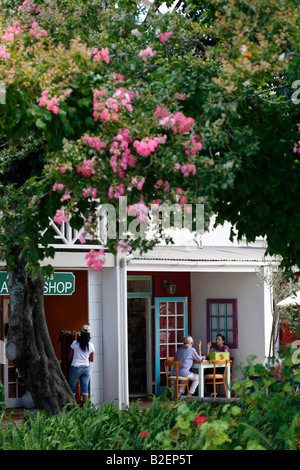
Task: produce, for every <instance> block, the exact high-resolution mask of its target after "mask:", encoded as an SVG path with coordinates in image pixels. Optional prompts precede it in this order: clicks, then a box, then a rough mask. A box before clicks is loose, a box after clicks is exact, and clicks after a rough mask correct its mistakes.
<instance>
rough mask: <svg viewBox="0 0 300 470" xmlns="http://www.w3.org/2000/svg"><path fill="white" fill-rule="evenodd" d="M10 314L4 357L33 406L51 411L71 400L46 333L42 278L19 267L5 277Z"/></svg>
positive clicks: (71, 395) (58, 409) (55, 411)
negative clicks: (16, 371)
mask: <svg viewBox="0 0 300 470" xmlns="http://www.w3.org/2000/svg"><path fill="white" fill-rule="evenodd" d="M8 284H9V294H10V305H11V313H10V320H9V330H8V342H7V346H6V357H7V359H9V360H11V361H12V362H13V363H14V365H15V366H16V368H17V369H18V371H19V373H20V374H21V376H22V378H23V379H24V381H25V383H26V387H27V389H28V390H29V391H30V393H31V395H32V398H33V401H34V403H35V406H36V407H37V408H38V409H42V410H45V411H47V412H48V413H50V414H56V413H59V412H60V411H61V410H62V408H63V407H64V406H65V405H66V404H68V403H72V402H73V400H74V397H73V394H72V392H71V390H70V388H69V385H68V383H67V381H66V379H65V377H64V374H63V372H62V370H61V367H60V364H59V362H58V360H57V357H56V355H55V352H54V349H53V346H52V343H51V339H50V336H49V332H48V328H47V323H46V318H45V312H44V279H43V277H42V275H41V272H40V270H39V271H38V272H37V273H36V274H35V275H34V277H33V278H32V277H31V276H30V273H28V272H25V270H24V268H23V266H19V267H18V268H16V269H15V270H14V271H12V272H10V273H9V276H8Z"/></svg>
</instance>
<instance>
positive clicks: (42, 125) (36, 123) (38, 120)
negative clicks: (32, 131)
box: [35, 118, 47, 129]
mask: <svg viewBox="0 0 300 470" xmlns="http://www.w3.org/2000/svg"><path fill="white" fill-rule="evenodd" d="M35 125H36V127H38V128H39V129H46V127H47V125H46V124H45V123H44V122H43V121H42V120H41V118H38V119H37V120H36V121H35Z"/></svg>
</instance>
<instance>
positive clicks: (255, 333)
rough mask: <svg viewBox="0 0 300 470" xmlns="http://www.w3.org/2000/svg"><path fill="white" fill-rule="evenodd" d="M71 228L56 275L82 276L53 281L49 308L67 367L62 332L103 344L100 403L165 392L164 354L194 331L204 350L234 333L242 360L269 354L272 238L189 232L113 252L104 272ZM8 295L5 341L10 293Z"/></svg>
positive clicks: (9, 391)
mask: <svg viewBox="0 0 300 470" xmlns="http://www.w3.org/2000/svg"><path fill="white" fill-rule="evenodd" d="M63 230H65V231H64V232H63ZM66 233H67V231H66V229H64V227H60V229H58V228H56V239H57V240H56V255H55V259H54V262H53V260H52V263H53V266H54V269H55V275H58V274H63V273H68V276H69V277H68V279H70V276H73V278H74V288H73V289H71V290H72V292H69V293H66V291H65V290H64V288H63V285H62V284H61V285H60V286H59V289H58V292H57V291H56V292H55V293H54V287H53V288H52V290H51V287H50V286H49V285H48V287H47V288H48V291H47V293H45V311H46V317H47V323H48V328H49V332H50V336H51V339H52V342H53V345H54V348H55V350H56V353H57V356H58V359H59V360H61V361H62V365H63V362H64V354H65V351H64V350H63V344H62V341H61V338H62V332H65V331H79V330H80V327H81V325H82V324H84V323H87V322H88V323H89V324H90V325H91V332H92V333H91V335H92V341H93V343H94V345H95V349H96V352H95V360H94V362H93V363H92V365H91V382H90V394H91V397H92V401H93V402H94V403H96V404H101V403H103V402H105V401H110V400H118V403H119V407H120V408H123V407H124V406H126V405H128V403H129V398H130V396H142V395H149V394H152V393H155V394H159V393H161V391H162V390H163V387H164V370H163V361H164V360H165V358H166V357H168V356H172V355H174V354H175V351H176V349H177V347H178V346H179V345H180V344H181V343H182V339H183V336H184V335H185V334H187V333H189V334H191V335H192V336H193V337H194V339H195V340H197V339H201V340H202V352H203V353H205V351H206V344H207V342H208V341H210V340H213V341H214V339H215V335H216V334H217V333H219V332H221V333H224V334H225V337H226V342H227V344H228V345H229V347H230V349H231V355H232V356H233V357H234V359H235V364H245V363H246V358H247V356H248V355H249V354H256V356H257V357H258V360H263V359H264V358H265V356H267V355H268V349H269V340H270V333H271V324H272V310H271V306H272V305H271V304H272V297H271V293H270V291H269V288H268V286H267V285H262V286H261V285H259V282H258V281H259V279H258V276H257V269H258V267H261V266H265V267H266V269H267V267H268V264H269V261H270V260H266V259H265V257H264V253H265V247H264V246H263V243H262V242H258V243H256V244H254V245H252V246H247V245H246V244H245V243H242V244H237V243H236V242H234V243H231V242H230V241H229V225H228V226H225V227H219V228H218V229H217V230H212V231H210V232H209V233H207V234H205V235H203V237H202V240H201V243H200V242H199V241H198V242H197V243H195V241H193V240H192V239H191V238H185V240H184V245H182V236H180V240H179V241H176V244H175V245H172V246H163V245H161V246H158V247H156V248H155V249H154V250H153V251H151V252H149V253H147V254H145V255H142V256H141V255H139V254H138V253H136V254H133V255H131V256H127V257H126V256H124V255H119V256H112V255H107V256H106V264H105V267H104V268H103V270H102V271H101V272H96V271H88V270H87V268H86V260H85V254H86V252H83V246H82V245H79V244H78V243H77V239H76V237H74V236H73V238H72V237H71V236H66ZM179 243H180V244H179ZM48 261H49V260H46V261H45V262H46V263H48ZM2 271H5V267H4V266H3V267H2ZM59 279H60V281H59V282H63V281H62V277H60V278H59ZM0 280H1V279H0ZM53 282H54V280H53ZM57 286H58V283H57ZM0 290H1V285H0ZM2 292H3V293H2V294H1V295H0V317H1V321H0V341H1V344H2V345H4V343H5V340H6V336H5V324H6V323H7V318H8V316H9V295H7V294H8V293H7V292H5V289H2ZM1 357H2V358H1V362H2V364H1V380H2V381H3V382H4V385H5V390H6V402H7V406H21V397H22V394H24V393H25V392H24V388H23V389H22V384H21V383H19V378H18V377H17V375H16V373H15V370H14V366H13V364H8V363H7V362H6V360H5V358H3V354H2V356H1Z"/></svg>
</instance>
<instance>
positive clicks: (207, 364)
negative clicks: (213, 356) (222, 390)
mask: <svg viewBox="0 0 300 470" xmlns="http://www.w3.org/2000/svg"><path fill="white" fill-rule="evenodd" d="M213 367H214V364H213V362H211V361H202V362H198V361H197V362H196V361H195V362H193V369H197V370H198V374H199V385H198V397H199V398H203V397H204V369H211V368H212V369H213ZM217 367H222V366H217ZM226 389H227V398H230V397H231V394H230V361H228V362H227V366H226Z"/></svg>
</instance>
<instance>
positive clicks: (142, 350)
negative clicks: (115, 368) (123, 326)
mask: <svg viewBox="0 0 300 470" xmlns="http://www.w3.org/2000/svg"><path fill="white" fill-rule="evenodd" d="M127 319H128V375H129V395H130V396H132V397H137V396H146V395H148V394H151V388H152V384H151V360H150V353H149V347H150V345H149V343H150V338H151V333H150V334H149V331H151V330H150V301H149V299H148V298H129V299H127Z"/></svg>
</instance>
